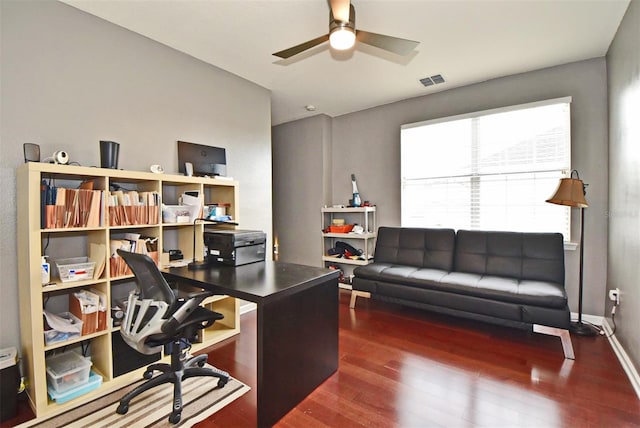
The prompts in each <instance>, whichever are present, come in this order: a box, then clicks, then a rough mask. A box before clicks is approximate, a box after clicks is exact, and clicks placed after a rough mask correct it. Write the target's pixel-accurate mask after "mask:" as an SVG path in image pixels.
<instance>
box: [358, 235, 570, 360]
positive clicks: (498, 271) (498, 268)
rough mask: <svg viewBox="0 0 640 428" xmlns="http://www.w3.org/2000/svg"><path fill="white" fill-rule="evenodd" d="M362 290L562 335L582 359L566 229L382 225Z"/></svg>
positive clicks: (362, 271)
mask: <svg viewBox="0 0 640 428" xmlns="http://www.w3.org/2000/svg"><path fill="white" fill-rule="evenodd" d="M353 273H354V278H353V281H352V285H353V291H352V295H351V305H350V306H351V308H355V304H356V299H357V298H358V297H360V296H364V297H371V298H375V299H381V300H385V301H390V302H395V303H400V304H403V305H407V306H412V307H417V308H422V309H427V310H431V311H435V312H440V313H445V314H450V315H456V316H462V317H466V318H471V319H474V320H478V321H484V322H491V323H497V324H500V325H504V326H509V327H516V328H520V329H526V330H529V331H534V332H537V333H544V334H551V335H555V336H559V337H560V339H561V340H562V347H563V350H564V355H565V358H569V359H574V353H573V347H572V344H571V337H570V335H569V331H568V329H569V324H570V316H571V313H570V311H569V307H568V305H567V293H566V291H565V288H564V277H565V272H564V243H563V238H562V235H561V234H559V233H519V232H487V231H471V230H459V231H458V232H457V233H456V232H455V231H454V230H453V229H426V228H425V229H421V228H400V227H380V228H379V229H378V238H377V241H376V248H375V258H374V261H373V263H370V264H368V265H366V266H358V267H357V268H356V269H354V272H353Z"/></svg>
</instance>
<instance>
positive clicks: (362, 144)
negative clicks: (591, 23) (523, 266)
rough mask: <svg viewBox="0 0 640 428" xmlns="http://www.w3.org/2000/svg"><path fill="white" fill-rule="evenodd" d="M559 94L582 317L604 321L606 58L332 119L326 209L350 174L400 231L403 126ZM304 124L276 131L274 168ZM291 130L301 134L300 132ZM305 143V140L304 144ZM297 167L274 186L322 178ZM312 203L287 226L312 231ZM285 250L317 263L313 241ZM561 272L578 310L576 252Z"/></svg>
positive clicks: (340, 199)
mask: <svg viewBox="0 0 640 428" xmlns="http://www.w3.org/2000/svg"><path fill="white" fill-rule="evenodd" d="M563 96H571V97H572V98H573V102H572V104H571V118H572V125H571V132H572V147H573V149H572V164H573V167H574V168H577V169H578V170H579V172H580V177H581V178H583V179H584V181H585V183H588V184H589V188H588V193H587V200H588V202H589V208H588V209H587V211H586V215H585V217H586V218H585V293H584V312H585V313H586V314H591V315H597V316H602V315H604V305H605V301H604V299H603V296H604V294H605V287H606V266H607V257H606V254H607V251H606V249H607V210H608V207H607V199H608V195H607V193H608V175H607V166H606V165H607V156H608V151H607V139H608V135H607V133H608V128H607V81H606V62H605V59H604V58H596V59H592V60H588V61H581V62H577V63H572V64H567V65H563V66H558V67H553V68H547V69H543V70H538V71H533V72H529V73H523V74H518V75H513V76H508V77H503V78H499V79H494V80H490V81H487V82H483V83H479V84H475V85H470V86H466V87H463V88H457V89H451V90H448V91H444V92H440V93H436V94H432V95H426V96H423V97H418V98H413V99H409V100H405V101H401V102H397V103H393V104H388V105H383V106H379V107H376V108H372V109H369V110H364V111H360V112H356V113H352V114H347V115H344V116H339V117H336V118H334V119H333V120H332V127H333V133H332V142H331V144H332V146H333V157H332V160H331V166H330V174H331V176H332V179H333V189H332V192H331V193H332V200H331V201H330V203H347V201H348V199H349V198H350V193H351V180H350V174H351V173H355V174H356V177H357V178H358V190H359V191H360V194H361V196H362V198H363V199H368V200H370V201H371V202H372V203H375V204H376V205H377V208H378V210H377V216H378V225H390V226H395V225H399V224H400V126H401V125H402V124H404V123H412V122H417V121H421V120H428V119H433V118H438V117H443V116H449V115H456V114H462V113H468V112H473V111H478V110H485V109H491V108H497V107H503V106H509V105H514V104H522V103H527V102H532V101H537V100H544V99H549V98H557V97H563ZM309 120H311V119H306V120H301V121H297V122H293V123H291V124H288V126H289V128H288V132H287V134H286V135H284V134H277V133H274V138H273V145H274V158H275V159H276V162H277V157H278V156H279V154H278V151H277V148H278V147H280V146H287V145H289V144H291V143H292V141H291V140H287V138H289V136H291V135H293V136H295V137H296V142H297V143H298V144H314V139H317V136H308V132H307V130H308V125H307V124H306V121H309ZM276 128H278V127H276ZM297 129H300V130H303V131H301V132H299V133H298V132H296V130H297ZM304 138H309V140H308V141H307V142H304V141H303V139H304ZM302 161H303V162H307V166H308V169H307V168H305V167H304V166H297V168H298V169H304V170H308V171H309V174H305V175H304V176H295V177H294V176H289V175H288V174H287V173H286V172H284V171H279V172H278V176H277V182H276V187H277V186H279V184H280V183H279V182H280V181H281V180H284V181H286V180H293V179H296V180H304V183H298V184H297V185H298V186H302V187H303V188H304V187H306V186H307V184H308V185H309V186H313V183H316V182H319V181H320V180H322V176H320V175H313V174H311V172H312V171H318V170H319V168H318V167H317V165H315V163H317V162H318V159H317V158H315V157H312V156H307V157H306V158H304V159H303V160H302ZM279 197H280V198H283V199H284V200H286V199H287V198H291V199H293V198H294V195H292V194H289V195H286V194H281V195H279ZM310 203H315V207H314V208H315V209H314V210H310V211H311V212H310V213H309V214H308V215H307V216H303V215H300V216H297V217H296V218H295V219H294V220H295V222H296V225H295V226H293V225H288V226H287V227H294V228H296V229H300V230H307V229H308V230H313V229H317V222H318V220H317V219H318V212H319V209H320V207H321V206H322V205H323V203H326V201H323V200H321V199H320V198H319V197H318V198H317V199H316V200H315V201H311V202H310ZM276 208H277V206H276ZM573 211H574V212H573V215H572V220H573V223H572V235H573V236H574V237H575V238H574V240H577V239H578V236H579V212H578V210H573ZM280 215H281V212H280V211H279V210H278V209H276V210H275V211H274V216H275V217H276V218H277V217H278V216H280ZM276 230H277V229H276ZM291 245H292V247H291V248H283V245H282V242H281V249H280V251H281V255H282V254H291V253H295V254H297V255H304V257H305V259H303V260H301V261H303V262H305V263H308V264H316V263H317V262H318V260H319V259H320V252H319V251H318V249H317V246H316V244H315V242H310V241H306V240H302V239H300V240H297V241H296V242H292V243H291ZM283 260H285V261H288V260H287V259H283ZM566 271H567V282H566V287H567V292H568V294H569V299H570V306H571V310H572V311H574V312H577V310H578V273H579V263H578V251H567V253H566Z"/></svg>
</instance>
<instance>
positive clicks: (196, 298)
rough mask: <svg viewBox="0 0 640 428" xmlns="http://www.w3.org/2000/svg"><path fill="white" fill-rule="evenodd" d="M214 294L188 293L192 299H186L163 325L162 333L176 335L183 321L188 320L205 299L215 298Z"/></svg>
mask: <svg viewBox="0 0 640 428" xmlns="http://www.w3.org/2000/svg"><path fill="white" fill-rule="evenodd" d="M214 294H215V293H212V292H210V291H203V292H193V293H188V294H187V296H190V297H189V298H187V299H185V301H184V303H183V304H182V305H180V307H179V308H178V310H176V311H175V312H174V313H173V314H172V315H171V317H170V318H169V319H167V321H166V322H165V323H164V324H163V325H162V327H161V330H162V332H163V333H164V334H166V335H173V334H175V332H176V331H177V330H178V328H179V327H180V325H181V324H182V323H183V321H184V320H186V319H187V317H188V316H189V315H191V313H192V312H193V311H194V310H196V308H197V307H198V306H200V304H201V303H202V302H203V301H204V299H206V298H207V297H209V296H213V295H214Z"/></svg>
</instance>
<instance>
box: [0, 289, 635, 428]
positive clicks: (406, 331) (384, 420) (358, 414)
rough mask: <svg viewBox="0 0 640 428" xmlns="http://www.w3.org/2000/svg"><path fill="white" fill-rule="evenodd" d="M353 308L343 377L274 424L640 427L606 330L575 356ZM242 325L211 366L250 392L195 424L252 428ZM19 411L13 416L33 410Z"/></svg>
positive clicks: (534, 341) (441, 320)
mask: <svg viewBox="0 0 640 428" xmlns="http://www.w3.org/2000/svg"><path fill="white" fill-rule="evenodd" d="M348 303H349V294H348V292H345V291H341V292H340V367H339V369H338V372H337V373H336V374H334V375H333V376H332V377H331V378H329V379H328V380H327V381H326V382H325V383H324V384H322V385H321V386H320V387H319V388H318V389H316V390H315V391H314V392H313V393H312V394H310V395H309V396H308V397H307V398H306V399H305V400H304V401H303V402H302V403H300V404H299V405H298V406H297V407H296V408H295V409H293V410H292V411H291V412H289V413H288V414H287V415H286V416H285V417H284V418H282V419H281V420H280V422H279V423H278V425H277V426H278V427H283V428H284V427H286V428H300V427H304V428H307V427H309V428H313V427H361V426H366V427H476V426H477V427H640V400H639V399H638V397H637V396H636V394H635V392H634V390H633V388H632V386H631V384H630V382H629V380H628V379H627V377H626V375H625V373H624V371H623V369H622V367H621V366H620V363H619V362H618V360H617V358H616V356H615V354H614V352H613V350H612V349H611V347H610V345H609V343H608V341H607V339H606V338H604V337H598V338H592V337H591V338H590V337H576V336H574V337H573V338H572V339H573V346H574V349H575V353H576V360H575V361H573V362H572V361H570V360H565V359H564V358H563V354H562V347H561V345H560V340H559V339H558V338H555V337H550V336H544V335H540V334H533V333H527V332H523V331H519V330H513V329H508V328H502V327H497V326H492V325H488V324H481V323H476V322H473V321H468V320H461V319H457V318H452V317H447V316H441V315H436V314H431V313H428V312H425V311H420V310H414V309H409V308H406V307H402V306H399V305H392V304H385V303H380V302H375V301H370V300H368V299H358V304H357V308H356V309H355V310H350V309H349V306H348ZM241 328H242V334H240V335H239V336H237V337H235V338H233V339H229V340H227V341H225V342H224V343H221V344H218V345H216V346H214V347H213V348H211V349H210V351H209V362H210V363H211V364H213V365H216V366H218V367H221V368H223V369H225V370H227V371H229V372H230V373H231V374H232V375H233V376H235V377H237V378H238V379H240V380H241V381H243V382H245V383H246V384H248V385H250V386H252V387H254V389H252V390H251V391H250V392H249V393H247V394H245V395H244V396H243V397H241V398H239V399H238V400H236V401H234V402H233V403H231V404H230V405H228V406H226V407H225V408H223V409H222V410H221V411H220V412H218V413H216V414H215V415H213V416H212V417H210V418H209V419H207V420H206V421H204V422H201V423H200V424H198V425H197V427H198V428H222V427H251V426H255V421H256V419H255V403H256V394H255V385H256V372H255V353H256V342H255V338H256V337H255V336H256V322H255V313H249V314H246V315H243V316H242V325H241ZM282 375H283V376H287V374H286V373H283V374H282ZM21 409H22V410H21V411H20V415H19V417H18V418H16V419H15V420H13V423H15V422H16V421H18V420H23V419H25V418H27V419H28V418H29V417H32V415H31V416H29V413H30V411H29V410H28V409H26V410H25V406H21ZM2 426H11V422H10V423H9V424H3V425H2Z"/></svg>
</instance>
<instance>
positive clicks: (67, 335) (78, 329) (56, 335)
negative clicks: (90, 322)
mask: <svg viewBox="0 0 640 428" xmlns="http://www.w3.org/2000/svg"><path fill="white" fill-rule="evenodd" d="M57 316H59V317H61V318H63V319H66V320H68V321H69V325H68V326H67V327H69V328H67V329H66V330H69V331H58V330H55V329H52V328H51V329H49V330H45V331H44V343H45V345H46V346H49V345H52V344H54V343H57V342H64V341H65V340H71V339H75V338H76V337H80V335H81V334H82V321H81V320H80V319H79V318H77V317H76V316H75V315H73V314H72V313H71V312H63V313H61V314H57Z"/></svg>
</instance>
